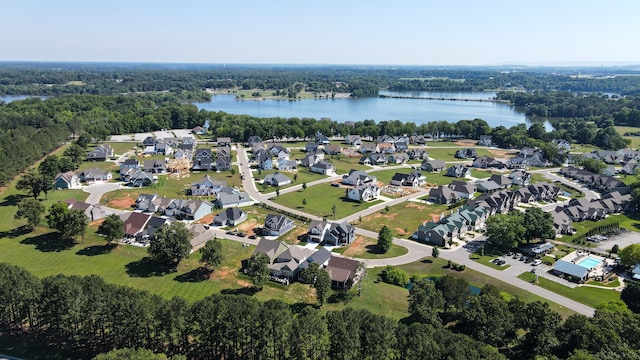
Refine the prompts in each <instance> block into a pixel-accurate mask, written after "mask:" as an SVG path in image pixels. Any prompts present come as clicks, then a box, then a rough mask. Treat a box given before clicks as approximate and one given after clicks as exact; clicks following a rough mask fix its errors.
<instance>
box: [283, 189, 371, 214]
mask: <svg viewBox="0 0 640 360" xmlns="http://www.w3.org/2000/svg"><path fill="white" fill-rule="evenodd" d="M344 196H345V188H341V187H334V186H330V185H329V184H319V185H315V186H309V187H308V188H307V189H306V190H302V189H301V190H298V191H293V192H290V193H287V194H284V195H280V196H279V197H274V198H271V200H273V201H275V202H277V203H279V204H282V205H284V206H287V207H290V208H294V209H302V208H303V204H302V200H303V199H307V205H304V212H306V213H309V214H313V215H316V216H322V217H327V218H328V219H329V220H332V219H333V218H334V216H333V213H332V207H333V205H335V206H336V213H335V218H336V219H340V218H343V217H345V216H348V215H351V214H353V213H356V212H358V211H362V210H364V209H367V208H369V207H371V206H373V205H375V204H378V203H380V201H381V200H377V201H372V202H368V203H358V202H353V201H348V200H345V199H344Z"/></svg>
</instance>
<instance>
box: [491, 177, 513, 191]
mask: <svg viewBox="0 0 640 360" xmlns="http://www.w3.org/2000/svg"><path fill="white" fill-rule="evenodd" d="M489 180H491V181H493V182H495V183H496V184H498V185H499V186H500V188H502V189H506V188H508V187H510V186H511V185H512V180H511V179H510V178H509V177H508V176H505V175H500V174H493V175H491V176H490V177H489Z"/></svg>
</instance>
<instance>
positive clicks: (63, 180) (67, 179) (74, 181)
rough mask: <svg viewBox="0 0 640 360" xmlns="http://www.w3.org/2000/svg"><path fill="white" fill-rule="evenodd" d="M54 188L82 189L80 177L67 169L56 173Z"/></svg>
mask: <svg viewBox="0 0 640 360" xmlns="http://www.w3.org/2000/svg"><path fill="white" fill-rule="evenodd" d="M53 188H54V189H58V190H60V189H81V188H82V184H81V182H80V177H79V176H78V175H77V174H76V173H74V172H73V171H67V172H64V173H60V174H58V175H56V178H55V181H54V183H53Z"/></svg>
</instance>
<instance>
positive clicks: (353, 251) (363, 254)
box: [333, 236, 409, 259]
mask: <svg viewBox="0 0 640 360" xmlns="http://www.w3.org/2000/svg"><path fill="white" fill-rule="evenodd" d="M377 243H378V239H372V238H369V237H365V236H357V237H356V240H355V241H354V242H353V243H352V244H351V245H349V246H344V247H341V248H338V249H334V250H333V252H335V253H338V254H343V255H345V256H351V257H354V258H357V259H388V258H393V257H397V256H402V255H404V254H406V253H408V252H409V250H407V248H405V247H404V246H400V245H396V244H391V248H389V250H388V251H387V252H386V253H383V252H382V251H381V250H380V249H379V248H378V246H377Z"/></svg>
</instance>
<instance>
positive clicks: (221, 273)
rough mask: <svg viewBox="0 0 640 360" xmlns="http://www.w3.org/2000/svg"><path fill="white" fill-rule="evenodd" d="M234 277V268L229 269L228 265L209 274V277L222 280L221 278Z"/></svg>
mask: <svg viewBox="0 0 640 360" xmlns="http://www.w3.org/2000/svg"><path fill="white" fill-rule="evenodd" d="M234 277H236V269H231V268H230V267H228V266H223V267H222V268H220V269H216V270H215V271H214V272H213V274H211V277H210V278H211V279H213V280H223V279H231V278H234Z"/></svg>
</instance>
